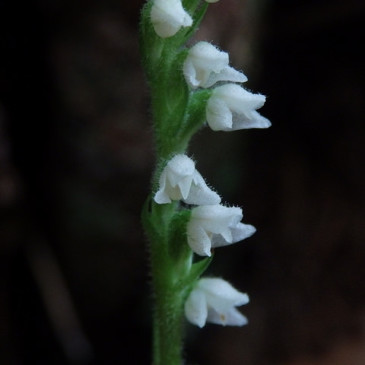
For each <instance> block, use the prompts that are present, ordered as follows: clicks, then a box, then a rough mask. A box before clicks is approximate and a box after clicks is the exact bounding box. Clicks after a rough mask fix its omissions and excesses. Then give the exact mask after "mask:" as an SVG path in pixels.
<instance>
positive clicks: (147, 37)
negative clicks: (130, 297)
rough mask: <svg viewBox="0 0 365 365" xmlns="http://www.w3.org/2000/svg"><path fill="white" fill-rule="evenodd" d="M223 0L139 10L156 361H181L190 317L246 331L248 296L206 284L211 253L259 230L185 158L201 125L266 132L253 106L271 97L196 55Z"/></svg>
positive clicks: (220, 57) (225, 61)
mask: <svg viewBox="0 0 365 365" xmlns="http://www.w3.org/2000/svg"><path fill="white" fill-rule="evenodd" d="M217 1H218V0H205V1H201V0H148V1H147V3H146V5H145V6H144V8H143V9H142V12H141V23H140V49H141V54H142V63H143V66H144V69H145V73H146V77H147V82H148V85H149V88H150V94H151V106H152V118H153V130H154V137H155V146H156V168H155V171H154V174H153V178H152V192H151V194H150V195H149V197H148V198H147V200H146V203H145V205H144V207H143V211H142V222H143V227H144V231H145V233H146V236H147V239H148V242H149V252H150V269H151V278H152V280H151V281H152V296H153V298H152V299H153V305H154V310H153V365H181V364H182V363H183V358H182V350H183V332H184V331H183V327H184V315H185V317H186V319H187V320H188V321H189V322H190V323H192V324H194V325H197V326H198V327H203V326H204V325H205V324H206V323H207V322H211V323H215V324H221V325H234V326H242V325H244V324H246V323H247V319H246V317H244V316H243V315H242V314H241V313H240V312H239V311H238V310H237V308H236V307H237V306H240V305H243V304H246V303H247V302H248V296H247V295H246V294H243V293H240V292H239V291H238V290H236V289H234V288H233V287H232V285H231V284H229V283H228V282H226V281H225V280H223V279H221V278H202V277H201V276H202V274H203V273H204V272H205V270H206V269H207V268H208V266H209V265H210V263H211V262H212V260H213V256H214V255H213V254H212V248H215V247H222V246H227V245H230V244H233V243H236V242H239V241H241V240H243V239H245V238H248V237H249V236H251V235H252V234H253V233H254V232H255V228H254V227H253V226H251V225H249V224H244V223H242V222H241V219H242V216H243V215H242V210H241V208H238V207H228V206H224V205H221V204H220V203H221V197H220V196H219V195H218V194H217V193H216V192H215V191H214V190H213V189H211V188H210V187H209V186H208V185H207V183H206V181H205V179H204V178H203V176H202V175H201V174H200V172H198V170H197V169H196V166H195V162H194V161H193V160H192V159H191V158H190V157H188V156H187V155H186V153H187V149H188V145H189V143H190V140H191V138H192V137H193V135H194V134H195V133H196V132H197V131H198V130H199V129H201V128H202V127H203V126H204V125H208V126H209V127H210V128H211V129H212V130H217V131H232V130H237V129H247V128H266V127H268V126H269V125H270V122H269V121H268V120H267V119H266V118H264V117H262V116H261V115H260V114H259V113H258V112H257V111H256V109H258V108H260V107H261V106H262V105H263V104H264V102H265V97H264V96H263V95H260V94H252V93H250V92H249V91H247V90H245V89H243V88H242V87H241V86H239V85H237V83H243V82H245V81H246V80H247V77H246V76H245V75H244V74H243V73H242V72H240V71H237V70H235V69H234V68H232V67H231V66H229V56H228V54H227V53H226V52H223V51H220V50H219V49H218V48H217V47H215V46H213V45H211V44H210V43H208V42H198V43H196V44H195V45H193V46H192V47H191V48H190V49H188V48H187V47H186V43H187V41H188V40H189V39H190V38H191V36H192V35H193V34H194V32H195V31H196V30H197V28H198V26H199V24H200V22H201V21H202V19H203V16H204V14H205V12H206V10H207V7H208V3H214V2H217Z"/></svg>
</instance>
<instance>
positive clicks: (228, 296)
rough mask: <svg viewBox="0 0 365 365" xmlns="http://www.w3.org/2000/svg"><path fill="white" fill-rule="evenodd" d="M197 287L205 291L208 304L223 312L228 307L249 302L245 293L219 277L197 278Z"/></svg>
mask: <svg viewBox="0 0 365 365" xmlns="http://www.w3.org/2000/svg"><path fill="white" fill-rule="evenodd" d="M197 287H198V288H199V289H201V290H203V291H204V292H205V294H206V297H207V303H208V306H210V307H212V308H214V309H215V310H216V311H223V312H225V311H228V309H229V308H230V307H233V306H239V305H244V304H247V303H248V302H249V298H248V295H247V294H244V293H241V292H239V291H238V290H237V289H235V288H234V287H233V286H232V285H231V284H230V283H228V282H227V281H225V280H223V279H221V278H202V279H200V280H199V283H198V286H197Z"/></svg>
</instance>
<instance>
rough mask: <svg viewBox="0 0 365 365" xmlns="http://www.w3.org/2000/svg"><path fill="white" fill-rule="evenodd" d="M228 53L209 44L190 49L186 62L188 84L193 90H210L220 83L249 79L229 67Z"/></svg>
mask: <svg viewBox="0 0 365 365" xmlns="http://www.w3.org/2000/svg"><path fill="white" fill-rule="evenodd" d="M228 62H229V56H228V53H226V52H222V51H219V50H218V49H217V48H216V47H214V46H213V45H212V44H210V43H208V42H198V43H197V44H195V45H194V46H193V47H191V48H190V50H189V53H188V56H187V58H186V60H185V62H184V66H183V72H184V76H185V80H186V82H187V83H188V84H189V85H190V86H191V87H192V88H193V89H195V88H197V87H202V88H208V87H211V86H212V85H214V84H215V83H216V82H218V81H231V82H245V81H247V77H246V76H245V75H244V74H243V73H241V72H239V71H237V70H235V69H234V68H232V67H230V66H229V65H228Z"/></svg>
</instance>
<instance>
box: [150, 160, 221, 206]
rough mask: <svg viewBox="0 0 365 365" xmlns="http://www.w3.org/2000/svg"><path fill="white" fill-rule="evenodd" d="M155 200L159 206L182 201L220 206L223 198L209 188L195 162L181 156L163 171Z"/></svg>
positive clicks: (169, 163) (171, 161)
mask: <svg viewBox="0 0 365 365" xmlns="http://www.w3.org/2000/svg"><path fill="white" fill-rule="evenodd" d="M154 200H155V202H156V203H158V204H166V203H171V201H172V200H182V201H184V202H185V203H187V204H194V205H201V204H204V205H209V204H219V203H220V201H221V198H220V197H219V195H218V194H217V193H216V192H214V191H213V190H211V189H210V188H209V187H208V186H207V184H206V183H205V181H204V179H203V177H202V176H201V175H200V173H199V172H198V171H197V170H196V169H195V163H194V161H193V160H192V159H191V158H189V157H188V156H186V155H182V154H179V155H176V156H174V157H173V158H172V159H171V160H170V161H169V162H168V163H167V165H166V167H165V168H164V169H163V171H162V173H161V175H160V180H159V190H158V191H157V192H156V194H155V196H154Z"/></svg>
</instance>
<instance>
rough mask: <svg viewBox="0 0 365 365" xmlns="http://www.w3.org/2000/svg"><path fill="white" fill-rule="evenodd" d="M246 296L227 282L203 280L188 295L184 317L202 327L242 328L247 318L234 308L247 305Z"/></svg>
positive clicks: (214, 279)
mask: <svg viewBox="0 0 365 365" xmlns="http://www.w3.org/2000/svg"><path fill="white" fill-rule="evenodd" d="M248 302H249V298H248V296H247V294H243V293H240V292H239V291H238V290H236V289H235V288H233V287H232V285H231V284H229V283H228V282H227V281H225V280H223V279H219V278H204V279H200V280H199V281H198V284H197V285H196V286H195V288H194V289H193V290H192V292H191V293H190V295H189V297H188V299H187V300H186V302H185V316H186V318H187V319H188V321H189V322H191V323H192V324H195V325H197V326H199V327H200V328H201V327H204V325H205V323H206V322H211V323H215V324H221V325H223V326H225V325H229V326H243V325H245V324H247V318H246V317H245V316H244V315H242V314H241V313H240V312H239V311H238V310H237V309H236V308H235V307H236V306H240V305H244V304H247V303H248Z"/></svg>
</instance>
